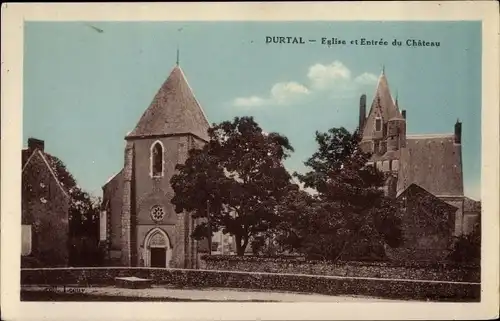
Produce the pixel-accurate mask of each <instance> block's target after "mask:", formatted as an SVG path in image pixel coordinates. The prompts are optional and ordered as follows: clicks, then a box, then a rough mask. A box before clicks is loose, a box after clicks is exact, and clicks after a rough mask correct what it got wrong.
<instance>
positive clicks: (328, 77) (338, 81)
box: [232, 60, 378, 108]
mask: <svg viewBox="0 0 500 321" xmlns="http://www.w3.org/2000/svg"><path fill="white" fill-rule="evenodd" d="M306 78H307V82H308V84H307V85H303V84H301V83H299V82H296V81H289V82H279V83H276V84H274V85H273V86H271V89H270V92H269V94H268V96H256V95H254V96H249V97H239V98H236V99H234V100H233V102H232V105H233V106H236V107H246V108H248V107H260V106H271V105H290V104H293V103H296V102H297V101H300V99H302V98H303V97H305V96H308V95H311V94H315V93H319V92H328V93H330V96H331V97H332V98H339V99H341V98H345V97H346V96H351V95H353V94H354V93H355V92H356V89H358V88H359V87H360V86H365V85H371V84H374V83H376V82H377V79H378V77H377V76H375V75H374V74H371V73H367V72H365V73H362V74H360V75H359V76H357V77H355V78H354V79H353V78H352V72H351V71H350V70H349V68H347V67H346V66H345V65H344V64H343V63H342V62H340V61H338V60H335V61H334V62H332V63H331V64H327V65H323V64H320V63H316V64H314V65H312V66H310V67H309V69H308V72H307V75H306Z"/></svg>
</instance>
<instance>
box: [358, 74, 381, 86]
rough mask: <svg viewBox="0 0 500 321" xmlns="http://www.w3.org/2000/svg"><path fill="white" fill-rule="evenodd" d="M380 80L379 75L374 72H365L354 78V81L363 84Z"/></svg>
mask: <svg viewBox="0 0 500 321" xmlns="http://www.w3.org/2000/svg"><path fill="white" fill-rule="evenodd" d="M377 80H378V78H377V76H375V75H374V74H370V73H368V72H365V73H363V74H361V75H359V76H357V77H356V78H354V82H355V83H358V84H361V85H370V84H374V83H376V82H377Z"/></svg>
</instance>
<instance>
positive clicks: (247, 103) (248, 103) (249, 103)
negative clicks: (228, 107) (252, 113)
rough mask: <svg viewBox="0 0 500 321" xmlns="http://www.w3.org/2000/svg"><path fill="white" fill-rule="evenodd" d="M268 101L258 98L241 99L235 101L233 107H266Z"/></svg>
mask: <svg viewBox="0 0 500 321" xmlns="http://www.w3.org/2000/svg"><path fill="white" fill-rule="evenodd" d="M265 103H266V100H265V99H263V98H260V97H257V96H251V97H241V98H236V99H235V100H234V103H233V105H234V106H237V107H258V106H262V105H265Z"/></svg>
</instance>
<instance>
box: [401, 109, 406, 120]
mask: <svg viewBox="0 0 500 321" xmlns="http://www.w3.org/2000/svg"><path fill="white" fill-rule="evenodd" d="M401 114H402V115H403V118H404V119H406V109H403V110H402V111H401Z"/></svg>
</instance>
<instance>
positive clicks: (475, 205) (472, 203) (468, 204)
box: [464, 197, 481, 212]
mask: <svg viewBox="0 0 500 321" xmlns="http://www.w3.org/2000/svg"><path fill="white" fill-rule="evenodd" d="M464 212H481V202H480V201H476V200H473V199H470V198H468V197H464Z"/></svg>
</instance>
